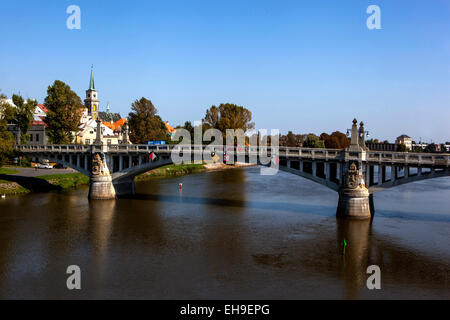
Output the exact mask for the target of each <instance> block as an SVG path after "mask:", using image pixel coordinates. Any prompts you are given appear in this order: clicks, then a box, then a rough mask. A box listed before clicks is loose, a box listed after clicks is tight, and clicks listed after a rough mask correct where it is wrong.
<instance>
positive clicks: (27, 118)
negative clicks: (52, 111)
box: [12, 94, 37, 144]
mask: <svg viewBox="0 0 450 320" xmlns="http://www.w3.org/2000/svg"><path fill="white" fill-rule="evenodd" d="M12 101H13V103H14V104H15V105H16V109H15V119H14V123H15V124H17V126H18V127H19V129H20V143H21V144H26V143H28V141H29V140H30V135H29V134H27V132H28V130H29V129H30V127H31V121H32V120H33V112H34V110H35V109H36V106H37V102H36V100H32V99H28V100H27V101H26V102H25V101H24V99H23V98H22V97H21V96H20V95H17V94H14V95H13V96H12Z"/></svg>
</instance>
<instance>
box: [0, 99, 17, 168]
mask: <svg viewBox="0 0 450 320" xmlns="http://www.w3.org/2000/svg"><path fill="white" fill-rule="evenodd" d="M4 99H6V96H4V95H1V96H0V167H1V166H2V165H3V164H4V163H5V161H6V160H7V159H8V158H9V157H11V156H12V153H13V146H14V142H15V139H14V135H13V134H12V133H11V132H9V131H8V123H10V122H12V121H13V120H14V113H15V110H14V108H13V107H12V106H11V105H10V104H9V103H7V102H5V101H4Z"/></svg>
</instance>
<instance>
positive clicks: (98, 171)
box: [92, 153, 103, 176]
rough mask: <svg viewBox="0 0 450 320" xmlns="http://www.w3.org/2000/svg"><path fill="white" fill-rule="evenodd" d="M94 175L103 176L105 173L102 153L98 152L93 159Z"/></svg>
mask: <svg viewBox="0 0 450 320" xmlns="http://www.w3.org/2000/svg"><path fill="white" fill-rule="evenodd" d="M92 175H94V176H101V175H103V161H102V158H101V157H100V155H99V154H98V153H97V154H96V155H95V157H94V159H93V160H92Z"/></svg>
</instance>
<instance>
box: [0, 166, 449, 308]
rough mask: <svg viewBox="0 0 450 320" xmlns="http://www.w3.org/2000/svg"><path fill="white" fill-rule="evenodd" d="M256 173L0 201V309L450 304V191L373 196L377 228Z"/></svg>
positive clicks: (304, 184)
mask: <svg viewBox="0 0 450 320" xmlns="http://www.w3.org/2000/svg"><path fill="white" fill-rule="evenodd" d="M259 173H260V171H259V168H256V167H253V168H247V169H232V170H226V171H217V172H209V173H201V174H196V175H189V176H184V177H178V178H168V179H155V180H151V181H145V182H139V183H137V184H136V187H137V191H138V193H139V194H138V195H137V196H136V197H135V198H127V199H119V200H112V201H88V199H87V193H88V189H87V188H83V189H77V190H74V191H71V192H65V193H42V194H39V193H35V194H31V195H27V196H20V197H10V198H6V199H0V298H2V299H5V298H20V299H21V298H55V299H66V298H70V299H78V298H80V299H81V298H96V299H100V298H107V299H109V298H123V299H131V298H138V299H144V298H145V299H311V298H312V299H316V298H319V299H323V298H331V299H347V298H350V299H384V298H387V299H394V298H411V299H422V298H437V299H450V273H449V272H450V179H448V178H441V179H434V180H427V181H422V182H417V183H412V184H407V185H404V186H401V187H397V188H393V189H390V190H386V191H383V192H380V193H377V194H375V209H376V213H375V218H374V219H373V220H372V221H348V220H338V219H336V217H335V210H336V204H337V194H336V193H335V192H334V191H331V190H328V189H326V188H325V187H323V186H321V185H318V184H315V183H313V182H310V181H308V180H305V179H303V178H300V177H297V176H294V175H290V174H287V173H282V172H280V173H279V174H278V175H276V176H261V175H260V174H259ZM180 182H182V183H183V190H182V191H180V190H179V188H178V184H179V183H180ZM344 238H345V239H346V242H347V244H348V245H347V247H346V252H345V254H343V246H342V242H343V240H344ZM69 265H78V266H79V267H80V269H81V286H82V288H81V290H74V291H69V290H68V289H67V287H66V280H67V277H68V276H69V275H68V274H66V269H67V267H68V266H69ZM370 265H378V266H379V267H380V270H381V289H380V290H369V289H367V287H366V280H367V278H368V277H369V275H368V274H366V269H367V267H368V266H370Z"/></svg>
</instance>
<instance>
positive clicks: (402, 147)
mask: <svg viewBox="0 0 450 320" xmlns="http://www.w3.org/2000/svg"><path fill="white" fill-rule="evenodd" d="M397 151H398V152H406V151H408V148H406V145H404V144H403V143H401V144H398V145H397Z"/></svg>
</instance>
